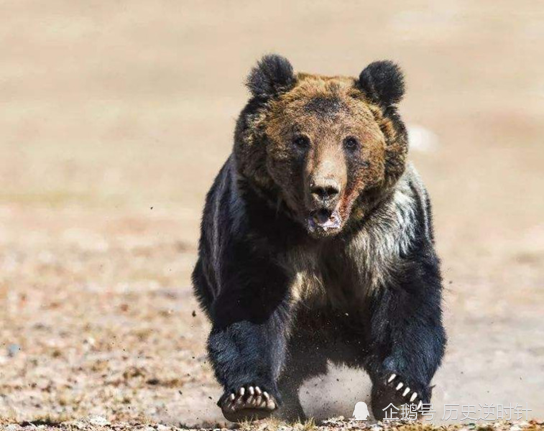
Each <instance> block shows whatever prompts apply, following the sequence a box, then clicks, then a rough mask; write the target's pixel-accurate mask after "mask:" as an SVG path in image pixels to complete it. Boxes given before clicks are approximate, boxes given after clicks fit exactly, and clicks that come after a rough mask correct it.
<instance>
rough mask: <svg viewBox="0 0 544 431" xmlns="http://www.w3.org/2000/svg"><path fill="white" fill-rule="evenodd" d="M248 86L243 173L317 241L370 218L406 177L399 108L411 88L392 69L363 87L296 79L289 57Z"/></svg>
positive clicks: (357, 82) (385, 65)
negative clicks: (379, 202)
mask: <svg viewBox="0 0 544 431" xmlns="http://www.w3.org/2000/svg"><path fill="white" fill-rule="evenodd" d="M248 87H249V88H250V90H251V92H252V94H253V98H252V99H251V100H250V101H249V103H248V105H247V106H246V108H245V109H244V110H243V111H242V113H241V115H240V118H239V120H238V125H237V129H236V139H235V148H234V153H235V157H236V162H237V167H238V171H239V173H240V175H241V176H242V177H243V178H244V179H245V180H247V181H248V182H249V183H250V184H251V185H252V186H254V188H255V189H257V190H258V191H260V192H261V193H262V194H263V195H264V196H266V197H267V198H268V199H272V200H277V201H281V202H284V203H285V205H286V208H287V210H288V212H289V213H290V215H291V216H292V217H293V218H295V219H296V220H297V221H299V222H300V223H301V224H302V225H303V226H304V227H305V228H306V229H307V230H308V232H309V233H310V234H311V235H312V236H314V237H324V236H331V235H335V234H337V233H339V232H340V231H341V230H342V229H343V227H344V226H345V225H346V224H348V223H349V221H350V220H353V219H360V218H363V217H364V216H365V214H366V212H367V211H368V210H369V209H370V208H372V206H373V205H375V204H376V202H377V201H378V200H379V199H381V198H382V197H383V196H385V195H387V193H388V192H389V191H390V190H391V188H392V187H393V185H394V184H395V183H396V181H397V180H398V178H399V177H400V176H401V175H402V173H403V171H404V168H405V158H406V153H407V138H406V130H405V128H404V125H403V123H402V121H401V120H400V117H399V116H398V114H397V112H396V108H395V106H394V105H395V104H396V103H398V102H399V101H400V99H401V98H402V96H403V94H404V84H403V77H402V73H401V72H400V69H399V68H398V67H397V66H396V65H394V64H393V63H391V62H375V63H372V64H371V65H369V66H368V67H367V68H365V69H364V70H363V72H361V74H360V76H359V78H358V79H356V78H347V77H325V76H319V75H310V74H305V73H298V74H294V73H293V69H292V67H291V65H290V63H289V62H288V61H287V60H286V59H284V58H283V57H279V56H274V55H273V56H266V57H264V58H263V59H262V60H261V61H260V62H259V64H258V65H257V67H256V68H254V69H253V71H252V72H251V74H250V76H249V78H248Z"/></svg>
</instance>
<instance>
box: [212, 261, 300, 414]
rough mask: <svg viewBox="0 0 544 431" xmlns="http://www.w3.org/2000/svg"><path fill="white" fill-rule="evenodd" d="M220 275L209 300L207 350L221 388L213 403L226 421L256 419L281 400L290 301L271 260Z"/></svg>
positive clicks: (284, 280)
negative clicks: (219, 284)
mask: <svg viewBox="0 0 544 431" xmlns="http://www.w3.org/2000/svg"><path fill="white" fill-rule="evenodd" d="M231 274H232V276H230V277H227V278H225V279H224V282H225V283H224V284H223V286H222V292H221V293H220V295H219V296H218V297H217V298H216V299H215V300H214V302H213V307H212V310H211V311H212V312H211V317H212V322H213V326H212V331H211V333H210V336H209V339H208V353H209V357H210V360H211V363H212V365H213V368H214V371H215V375H216V377H217V380H218V381H219V382H220V383H221V384H222V385H223V387H224V389H225V392H224V393H223V395H222V396H221V398H220V399H219V402H218V405H219V406H220V407H221V409H222V411H223V415H224V416H225V418H227V419H228V420H230V421H241V420H245V419H261V418H263V417H266V416H269V415H270V414H271V413H272V412H273V411H274V410H275V409H277V408H278V407H279V405H280V404H281V398H280V394H279V393H278V387H277V382H278V378H279V374H280V372H281V370H282V367H283V365H284V360H285V351H286V344H287V333H288V325H289V320H290V319H289V317H290V313H289V311H290V305H289V304H290V301H289V292H288V283H287V279H286V277H285V276H284V275H283V274H282V273H281V271H280V269H279V268H276V267H272V265H271V264H266V265H265V264H264V263H263V261H261V262H259V264H258V265H256V264H255V262H253V263H252V264H249V263H248V264H247V265H244V267H243V268H240V269H239V270H237V271H234V272H232V273H231Z"/></svg>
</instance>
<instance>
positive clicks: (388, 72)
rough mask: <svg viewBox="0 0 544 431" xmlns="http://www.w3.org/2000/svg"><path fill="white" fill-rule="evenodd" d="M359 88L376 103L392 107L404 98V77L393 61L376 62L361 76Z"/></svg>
mask: <svg viewBox="0 0 544 431" xmlns="http://www.w3.org/2000/svg"><path fill="white" fill-rule="evenodd" d="M359 87H360V88H361V90H363V92H364V93H365V95H366V96H367V97H369V98H370V99H371V100H372V101H373V102H374V103H377V104H379V105H382V106H384V107H387V106H391V105H394V104H395V103H398V102H400V101H401V99H402V96H404V75H403V73H402V71H401V70H400V67H398V66H397V65H396V64H395V63H393V62H392V61H375V62H374V63H371V64H369V65H368V66H367V67H366V68H365V69H364V70H363V71H362V72H361V74H360V75H359Z"/></svg>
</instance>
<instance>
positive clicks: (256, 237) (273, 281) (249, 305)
mask: <svg viewBox="0 0 544 431" xmlns="http://www.w3.org/2000/svg"><path fill="white" fill-rule="evenodd" d="M247 85H248V87H249V89H250V91H251V96H252V97H251V99H250V100H249V102H248V103H247V105H246V107H245V108H244V109H243V110H242V113H241V114H240V117H239V119H238V122H237V127H236V132H235V142H234V149H233V153H232V155H231V156H230V157H229V159H228V160H227V162H226V163H225V164H224V166H223V168H222V169H221V171H220V172H219V174H218V176H217V178H216V179H215V182H214V184H213V186H212V188H211V190H210V191H209V193H208V195H207V199H206V206H205V209H204V215H203V219H202V232H201V239H200V246H199V259H198V262H197V264H196V267H195V270H194V273H193V283H194V289H195V294H196V296H197V298H198V299H199V301H200V304H201V306H202V307H203V309H204V310H205V312H206V313H207V315H208V317H209V318H210V320H211V323H212V329H211V333H210V336H209V339H208V352H209V357H210V360H211V363H212V365H213V368H214V371H215V375H216V377H217V379H218V381H219V382H220V383H221V384H222V385H223V387H224V394H223V396H222V397H221V398H220V399H219V401H218V405H219V406H220V407H221V409H222V411H223V414H224V415H225V417H226V418H227V419H230V420H242V419H247V418H262V417H265V416H267V415H269V414H271V413H272V412H274V411H276V410H278V409H279V410H278V412H279V413H282V416H283V417H284V418H288V419H296V418H299V419H302V418H304V417H305V414H304V411H303V409H302V406H301V404H300V401H299V398H298V390H299V387H300V385H301V384H302V383H303V381H304V380H306V379H307V378H309V377H312V376H315V375H318V374H320V373H324V372H326V365H327V361H329V360H330V361H333V362H335V363H340V364H346V365H348V366H354V367H360V368H363V369H364V370H366V372H367V373H368V374H369V375H370V378H371V380H372V383H373V389H372V400H371V403H372V410H373V413H374V416H375V417H376V418H378V419H379V418H382V417H383V416H384V408H385V407H386V406H388V405H389V404H390V403H393V404H394V405H400V404H403V403H412V404H413V405H414V407H415V408H418V409H421V407H422V406H423V404H426V403H430V399H431V386H430V382H431V379H432V377H433V375H434V373H435V371H436V370H437V368H438V366H439V365H440V362H441V360H442V356H443V354H444V348H445V344H446V336H445V331H444V328H443V324H442V311H441V296H442V282H441V275H440V265H439V259H438V257H437V255H436V252H435V248H434V238H433V228H432V220H431V207H430V202H429V197H428V195H427V192H426V190H425V188H424V186H423V184H422V182H421V180H420V179H419V176H418V175H417V173H416V171H415V170H414V168H413V167H412V166H411V165H410V164H409V163H407V161H406V156H407V151H408V138H407V132H406V128H405V126H404V124H403V122H402V120H401V118H400V116H399V113H398V111H397V108H396V104H397V103H398V102H399V101H400V100H401V98H402V97H403V95H404V79H403V75H402V73H401V71H400V69H399V68H398V67H397V66H396V65H395V64H394V63H392V62H389V61H379V62H375V63H372V64H370V65H369V66H367V67H366V68H365V69H364V70H363V71H362V72H361V74H360V75H359V77H358V78H349V77H339V76H333V77H326V76H320V75H313V74H306V73H294V72H293V68H292V66H291V64H290V63H289V61H287V60H286V59H285V58H283V57H280V56H277V55H269V56H265V57H264V58H263V59H262V60H261V61H260V62H259V64H258V65H257V66H256V67H255V68H254V69H253V70H252V72H251V74H250V75H249V78H248V83H247Z"/></svg>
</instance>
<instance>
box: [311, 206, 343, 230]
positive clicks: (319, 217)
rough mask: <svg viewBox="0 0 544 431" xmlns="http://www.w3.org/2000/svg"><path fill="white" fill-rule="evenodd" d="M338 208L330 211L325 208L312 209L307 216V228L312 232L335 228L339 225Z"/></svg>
mask: <svg viewBox="0 0 544 431" xmlns="http://www.w3.org/2000/svg"><path fill="white" fill-rule="evenodd" d="M341 224H342V223H341V219H340V214H339V213H338V210H335V211H332V210H328V209H325V208H322V209H319V210H315V211H312V212H311V213H310V216H309V217H308V230H309V231H310V232H312V233H314V232H323V233H326V232H327V231H330V230H337V229H339V228H340V226H341Z"/></svg>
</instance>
